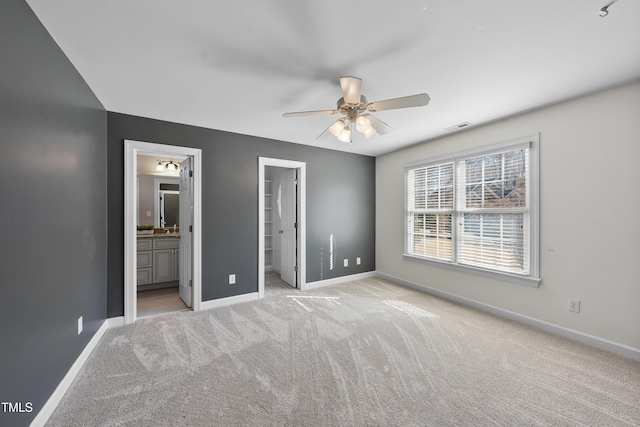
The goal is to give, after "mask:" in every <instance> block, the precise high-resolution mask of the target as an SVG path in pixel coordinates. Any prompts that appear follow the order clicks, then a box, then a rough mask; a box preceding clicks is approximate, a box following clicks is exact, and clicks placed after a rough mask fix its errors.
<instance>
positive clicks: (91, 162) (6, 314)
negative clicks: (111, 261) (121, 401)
mask: <svg viewBox="0 0 640 427" xmlns="http://www.w3.org/2000/svg"><path fill="white" fill-rule="evenodd" d="M0 63H1V64H2V65H1V66H0V144H1V145H0V147H1V148H2V152H1V153H2V155H1V156H0V174H1V176H0V194H1V195H2V208H1V209H0V224H2V256H1V257H0V271H1V272H2V282H1V285H0V286H1V287H2V298H1V299H0V301H1V302H0V336H1V337H2V348H1V353H0V401H2V402H14V403H15V402H20V403H22V404H23V408H24V405H25V404H26V402H31V403H32V405H33V411H32V412H30V413H28V412H27V413H22V414H16V413H6V412H2V411H1V410H0V425H11V426H20V425H28V424H29V423H30V422H31V420H32V419H33V418H34V417H35V415H36V414H37V413H38V412H39V411H40V410H41V409H42V405H43V404H44V403H45V402H46V400H47V399H48V398H49V396H50V395H51V393H53V391H54V390H55V387H57V386H58V384H59V382H60V381H61V380H62V378H63V377H64V375H65V374H66V373H67V371H68V370H69V368H70V367H71V365H72V364H73V362H74V361H75V360H76V358H77V357H78V356H79V354H80V353H81V351H82V350H83V349H84V347H85V346H86V345H87V343H88V342H89V339H90V338H91V337H92V336H93V335H94V334H95V333H96V331H97V329H98V328H99V326H100V325H101V324H102V322H103V321H104V319H105V318H106V290H107V289H106V285H107V283H106V273H107V264H106V250H107V240H106V209H107V203H106V201H107V199H106V177H107V172H106V135H107V129H106V126H107V113H106V111H105V110H104V108H103V106H102V105H101V104H100V102H99V101H98V100H97V99H96V97H95V96H94V94H93V92H92V91H91V90H90V89H89V87H88V86H87V85H86V83H85V82H84V80H83V79H82V77H81V76H80V75H79V74H78V72H77V71H76V70H75V68H74V67H73V65H72V64H71V63H70V62H69V60H68V59H67V58H66V56H65V55H64V53H63V52H62V51H61V50H60V49H59V47H58V46H57V45H56V43H55V42H54V41H53V39H52V38H51V37H50V35H49V34H48V33H47V31H46V30H45V29H44V27H43V26H42V24H41V23H40V21H39V20H38V19H37V17H36V16H35V15H34V14H33V12H32V11H31V9H30V8H29V6H28V5H27V4H26V3H25V2H24V1H23V0H3V1H2V2H0ZM80 316H83V317H84V332H83V333H82V334H80V335H78V334H77V319H78V317H80ZM0 409H1V408H0Z"/></svg>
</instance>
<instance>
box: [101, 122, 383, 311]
mask: <svg viewBox="0 0 640 427" xmlns="http://www.w3.org/2000/svg"><path fill="white" fill-rule="evenodd" d="M108 129H109V131H108V164H109V183H108V188H109V190H108V196H109V199H108V200H109V214H108V218H109V254H108V265H109V272H108V283H109V284H108V294H109V295H108V316H109V317H116V316H122V315H123V312H124V309H123V304H124V288H123V276H124V265H123V262H124V259H123V257H124V249H123V247H124V241H123V240H124V239H123V231H122V230H123V222H124V218H123V215H124V191H123V188H124V161H123V158H124V140H125V139H131V140H136V141H145V142H154V143H159V144H170V145H179V146H188V147H193V148H199V149H202V162H203V171H202V180H203V185H202V197H203V206H202V217H203V230H202V256H203V270H202V280H203V285H202V296H203V301H208V300H213V299H217V298H223V297H229V296H234V295H240V294H245V293H249V292H257V290H258V265H257V264H258V254H257V253H258V157H260V156H264V157H274V158H283V159H289V160H297V161H304V162H306V163H307V278H306V279H307V282H313V281H317V280H321V278H322V279H330V278H335V277H340V276H345V275H349V274H355V273H361V272H366V271H373V270H374V269H375V248H374V245H375V212H374V211H375V184H374V183H375V159H374V158H373V157H368V156H360V155H355V154H349V153H342V152H337V151H331V150H325V149H320V148H313V147H309V146H304V145H299V144H291V143H285V142H280V141H273V140H268V139H262V138H256V137H252V136H246V135H238V134H233V133H228V132H222V131H216V130H211V129H204V128H198V127H194V126H187V125H181V124H175V123H168V122H162V121H157V120H151V119H145V118H141V117H136V116H129V115H124V114H118V113H111V112H110V113H109V114H108ZM330 234H333V235H334V237H335V239H336V241H337V242H338V244H339V250H340V255H339V257H340V259H342V258H347V257H348V258H350V263H349V267H346V268H345V267H342V263H341V262H340V267H339V268H336V269H334V270H333V271H329V269H328V265H327V264H328V263H327V262H326V257H327V256H328V255H327V253H328V245H329V235H330ZM358 256H359V257H361V258H362V264H361V265H359V266H356V265H355V257H358ZM323 257H325V261H324V263H323V262H322V259H323ZM321 265H323V266H324V269H322V270H321ZM232 273H235V274H236V276H237V283H236V284H235V285H229V284H228V275H229V274H232Z"/></svg>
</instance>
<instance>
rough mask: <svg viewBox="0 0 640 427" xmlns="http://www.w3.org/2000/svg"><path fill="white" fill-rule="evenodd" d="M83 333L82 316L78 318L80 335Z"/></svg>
mask: <svg viewBox="0 0 640 427" xmlns="http://www.w3.org/2000/svg"><path fill="white" fill-rule="evenodd" d="M81 333H82V316H80V317H78V335H80V334H81Z"/></svg>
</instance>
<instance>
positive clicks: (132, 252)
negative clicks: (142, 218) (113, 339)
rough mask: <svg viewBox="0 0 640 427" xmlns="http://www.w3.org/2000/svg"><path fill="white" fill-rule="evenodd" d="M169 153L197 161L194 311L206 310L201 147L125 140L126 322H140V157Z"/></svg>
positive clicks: (194, 166)
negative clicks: (138, 303)
mask: <svg viewBox="0 0 640 427" xmlns="http://www.w3.org/2000/svg"><path fill="white" fill-rule="evenodd" d="M138 154H153V155H156V154H160V155H162V154H166V155H178V156H187V157H192V158H193V228H194V232H193V278H192V280H193V289H192V298H193V304H192V305H193V307H192V308H193V311H200V310H201V309H202V212H201V210H202V191H201V189H202V150H200V149H199V148H191V147H180V146H174V145H165V144H156V143H151V142H142V141H133V140H128V139H125V140H124V323H125V324H126V325H128V324H130V323H133V322H135V321H136V317H137V307H136V305H137V293H136V291H137V285H136V269H137V262H136V251H137V245H136V242H137V239H136V223H137V218H138V216H137V214H138V185H137V155H138Z"/></svg>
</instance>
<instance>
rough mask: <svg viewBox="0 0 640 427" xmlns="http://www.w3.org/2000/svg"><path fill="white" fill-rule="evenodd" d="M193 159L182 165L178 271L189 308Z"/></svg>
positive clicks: (190, 295) (182, 293)
mask: <svg viewBox="0 0 640 427" xmlns="http://www.w3.org/2000/svg"><path fill="white" fill-rule="evenodd" d="M192 179H193V177H192V169H191V158H190V157H189V158H187V159H185V160H184V161H183V162H182V163H180V209H179V210H180V218H179V222H180V262H179V266H178V270H179V272H180V276H179V278H180V279H179V290H178V293H179V295H180V298H181V299H182V301H184V303H185V304H186V305H187V307H191V306H192V292H191V286H192V277H191V276H192V271H193V262H192V257H191V254H192V251H193V239H192V231H191V228H192V227H193V186H192V185H191V181H192Z"/></svg>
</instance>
